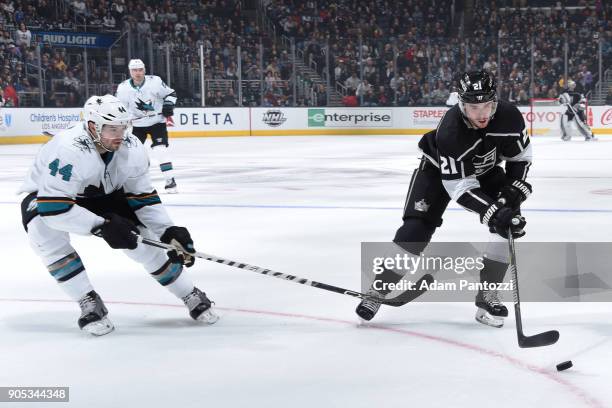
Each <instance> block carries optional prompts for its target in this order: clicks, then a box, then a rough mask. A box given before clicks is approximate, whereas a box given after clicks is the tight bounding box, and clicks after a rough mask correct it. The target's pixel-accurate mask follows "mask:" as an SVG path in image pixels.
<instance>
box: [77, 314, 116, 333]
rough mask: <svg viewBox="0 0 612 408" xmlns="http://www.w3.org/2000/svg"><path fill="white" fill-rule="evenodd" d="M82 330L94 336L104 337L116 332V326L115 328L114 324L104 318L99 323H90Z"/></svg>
mask: <svg viewBox="0 0 612 408" xmlns="http://www.w3.org/2000/svg"><path fill="white" fill-rule="evenodd" d="M81 330H83V331H85V332H87V333H89V334H91V335H92V336H104V335H105V334H108V333H110V332H112V331H113V330H115V326H113V324H112V323H111V321H110V320H109V319H108V318H107V317H104V318H102V319H101V320H99V321H97V322H92V323H89V324H88V325H87V326H85V327H83V328H82V329H81Z"/></svg>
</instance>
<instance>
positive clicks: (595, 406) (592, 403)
mask: <svg viewBox="0 0 612 408" xmlns="http://www.w3.org/2000/svg"><path fill="white" fill-rule="evenodd" d="M0 301H4V302H50V303H74V302H73V301H72V300H63V299H8V298H0ZM105 303H109V304H118V305H135V306H158V307H178V308H183V307H184V306H183V305H171V304H167V303H149V302H129V301H105ZM216 308H217V309H219V310H226V311H232V312H239V313H250V314H259V315H267V316H278V317H291V318H297V319H307V320H315V321H321V322H329V323H339V324H346V325H350V326H354V325H355V324H356V322H354V321H350V320H342V319H333V318H329V317H320V316H309V315H303V314H298V313H283V312H273V311H267V310H253V309H242V308H232V307H216ZM365 327H367V328H369V329H374V330H380V331H384V332H389V333H396V334H401V335H405V336H410V337H416V338H418V339H421V340H430V341H435V342H437V343H442V344H446V345H449V346H455V347H458V348H462V349H464V350H470V351H474V352H476V353H480V354H483V355H486V356H489V357H494V358H499V359H500V360H502V361H505V362H507V363H509V364H511V365H513V366H515V367H518V368H520V369H523V370H527V371H530V372H532V373H535V374H539V375H542V376H543V377H544V378H546V379H548V380H550V381H553V382H555V383H557V384H559V385H561V386H563V387H565V388H567V389H568V390H569V391H570V392H571V393H572V394H574V395H575V396H576V397H578V398H579V399H580V400H581V401H582V402H583V403H584V404H585V405H586V406H588V407H592V408H605V406H604V405H603V404H602V403H601V402H599V401H598V400H597V399H595V398H593V397H591V396H590V395H588V394H587V393H586V391H584V390H583V389H581V388H579V387H578V386H576V385H574V384H572V383H571V382H569V381H567V380H565V379H564V378H561V377H560V376H559V375H558V374H556V373H555V372H554V371H551V370H548V369H545V368H542V367H538V366H535V365H532V364H529V363H527V362H525V361H522V360H519V359H518V358H514V357H511V356H508V355H506V354H503V353H500V352H498V351H494V350H489V349H486V348H484V347H480V346H477V345H474V344H469V343H463V342H460V341H457V340H453V339H447V338H444V337H440V336H434V335H431V334H425V333H419V332H415V331H412V330H405V329H398V328H394V327H388V326H383V325H380V324H372V323H368V324H367V325H365Z"/></svg>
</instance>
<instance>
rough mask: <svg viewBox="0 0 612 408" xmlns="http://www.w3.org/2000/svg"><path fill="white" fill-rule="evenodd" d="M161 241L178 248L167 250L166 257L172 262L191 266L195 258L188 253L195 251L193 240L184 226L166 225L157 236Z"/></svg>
mask: <svg viewBox="0 0 612 408" xmlns="http://www.w3.org/2000/svg"><path fill="white" fill-rule="evenodd" d="M159 239H160V241H161V242H164V243H166V244H170V245H174V246H175V247H177V248H178V250H172V251H168V258H170V261H171V262H172V263H179V264H182V265H185V266H186V267H188V268H189V267H190V266H193V264H194V263H195V258H194V257H193V256H191V255H189V254H193V253H195V249H194V248H193V240H192V239H191V235H189V231H187V228H185V227H176V226H174V227H168V229H166V231H165V232H164V233H163V234H162V236H161V237H160V238H159Z"/></svg>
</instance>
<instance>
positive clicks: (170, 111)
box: [161, 101, 174, 118]
mask: <svg viewBox="0 0 612 408" xmlns="http://www.w3.org/2000/svg"><path fill="white" fill-rule="evenodd" d="M161 113H162V115H164V117H166V118H169V117H170V116H172V115H174V104H173V103H172V102H170V101H164V104H163V105H162V111H161Z"/></svg>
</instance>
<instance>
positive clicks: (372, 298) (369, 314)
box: [355, 289, 381, 321]
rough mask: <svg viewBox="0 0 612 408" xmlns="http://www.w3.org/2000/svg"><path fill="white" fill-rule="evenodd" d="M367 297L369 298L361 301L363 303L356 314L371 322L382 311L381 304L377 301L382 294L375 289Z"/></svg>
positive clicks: (356, 310)
mask: <svg viewBox="0 0 612 408" xmlns="http://www.w3.org/2000/svg"><path fill="white" fill-rule="evenodd" d="M366 295H368V296H369V297H367V298H365V299H362V300H361V303H359V305H357V309H355V313H357V315H358V316H359V317H360V318H362V319H363V320H367V321H370V320H372V319H373V318H374V316H376V313H377V312H378V309H380V305H381V302H380V301H378V300H377V298H380V294H379V293H378V292H376V291H375V290H374V289H370V290H368V292H367V293H366Z"/></svg>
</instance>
